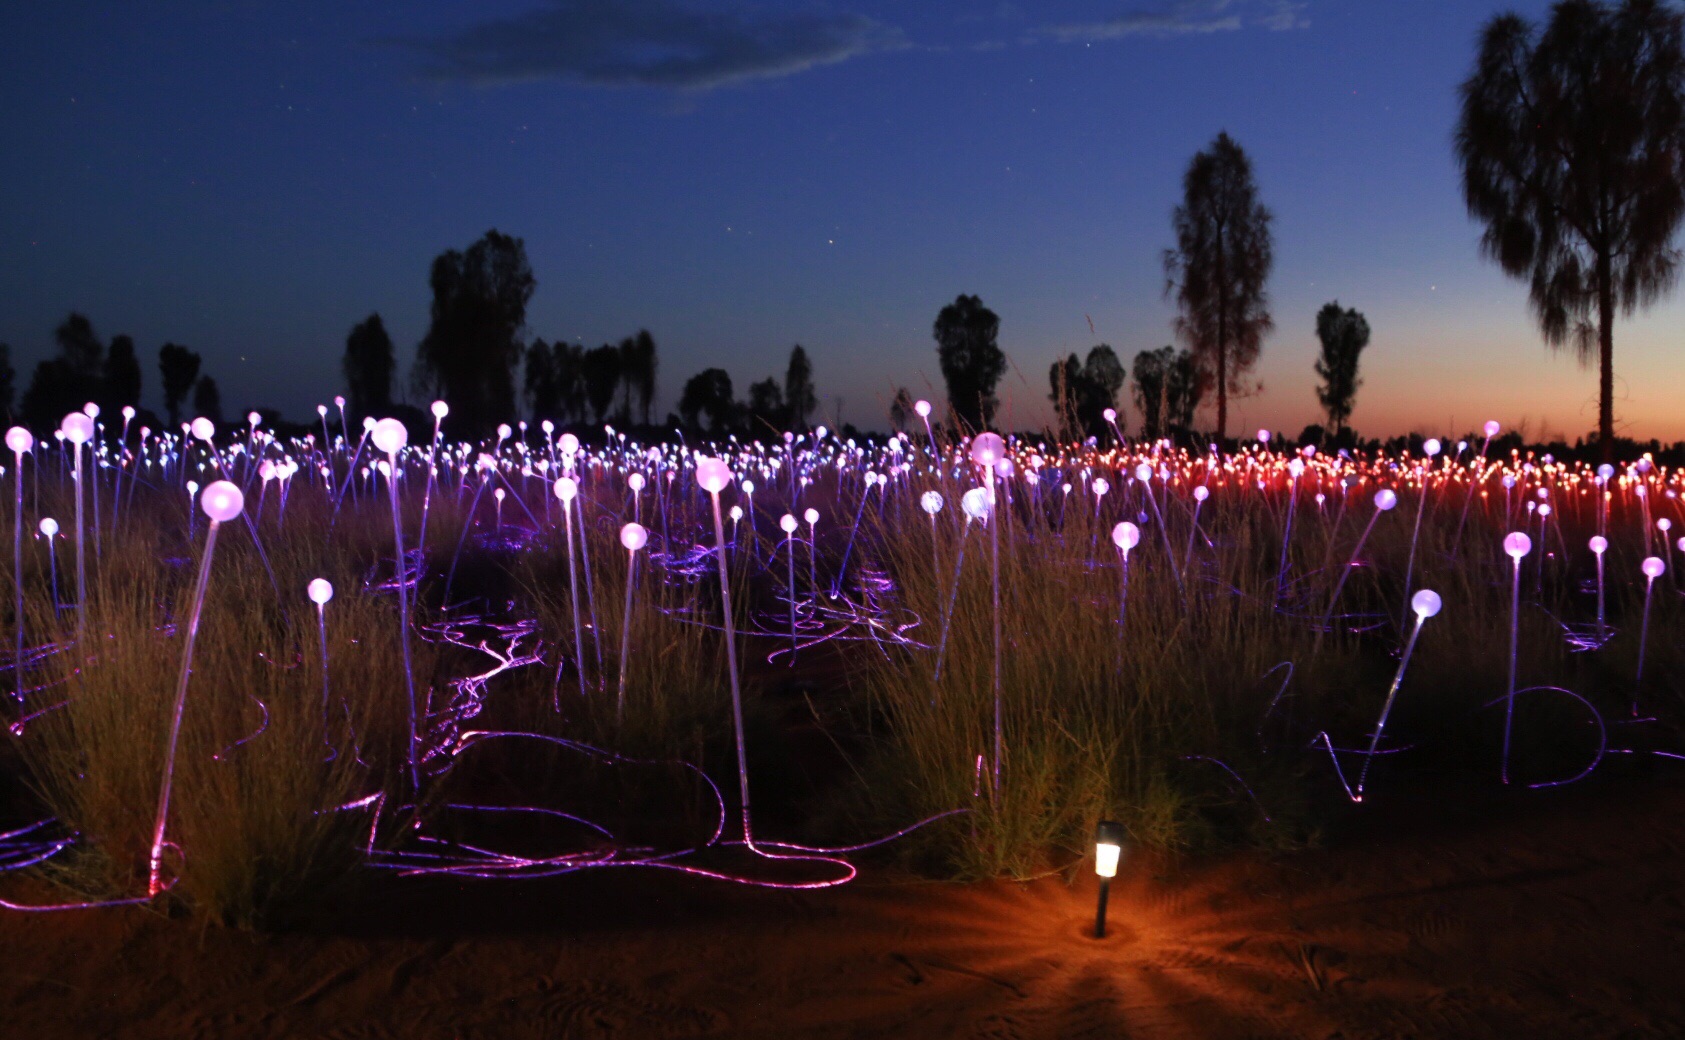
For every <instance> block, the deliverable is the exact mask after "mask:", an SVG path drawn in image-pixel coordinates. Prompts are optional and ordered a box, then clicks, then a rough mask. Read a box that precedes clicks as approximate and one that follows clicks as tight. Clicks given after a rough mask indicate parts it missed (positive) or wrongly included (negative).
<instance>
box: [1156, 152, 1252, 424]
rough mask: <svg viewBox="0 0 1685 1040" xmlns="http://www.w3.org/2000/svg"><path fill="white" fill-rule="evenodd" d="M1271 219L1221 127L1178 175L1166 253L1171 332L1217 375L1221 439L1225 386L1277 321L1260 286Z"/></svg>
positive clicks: (1244, 160)
mask: <svg viewBox="0 0 1685 1040" xmlns="http://www.w3.org/2000/svg"><path fill="white" fill-rule="evenodd" d="M1272 219H1273V218H1272V217H1271V215H1270V211H1269V210H1267V209H1265V208H1264V205H1263V203H1261V202H1259V201H1258V185H1257V183H1256V181H1255V180H1254V179H1253V176H1252V160H1251V159H1250V158H1248V157H1247V155H1246V152H1245V150H1243V149H1242V148H1241V147H1240V145H1238V144H1236V143H1235V142H1234V140H1233V139H1232V138H1230V137H1229V135H1228V134H1226V133H1220V134H1218V135H1217V139H1216V140H1215V141H1213V142H1212V143H1211V147H1209V148H1207V149H1206V150H1205V151H1203V152H1200V153H1199V154H1198V155H1195V156H1194V157H1193V160H1192V161H1191V162H1190V163H1189V164H1188V169H1187V172H1186V173H1185V174H1184V175H1183V177H1182V202H1181V204H1180V205H1178V206H1177V207H1176V208H1175V210H1174V211H1172V213H1171V217H1170V223H1171V227H1172V229H1173V231H1174V232H1175V235H1176V246H1175V248H1173V249H1168V250H1166V251H1165V254H1164V270H1165V295H1166V296H1174V297H1175V299H1176V305H1177V309H1178V314H1177V317H1176V321H1175V329H1176V334H1177V336H1179V337H1180V338H1181V339H1182V341H1183V342H1184V343H1186V344H1187V345H1188V347H1189V348H1190V349H1191V350H1192V351H1193V352H1194V354H1196V355H1197V356H1198V357H1199V359H1200V362H1201V364H1202V365H1203V366H1204V367H1206V368H1207V369H1209V370H1210V371H1211V372H1212V374H1213V376H1214V379H1213V385H1214V386H1215V387H1216V390H1217V438H1218V440H1222V439H1223V438H1225V437H1227V436H1228V423H1229V394H1230V393H1238V392H1240V391H1241V390H1242V389H1243V387H1244V382H1243V381H1244V377H1245V375H1246V373H1247V372H1248V371H1250V370H1251V368H1252V366H1253V365H1254V364H1256V363H1257V360H1258V353H1259V351H1260V350H1261V349H1262V347H1263V342H1264V337H1265V336H1266V335H1268V334H1269V332H1270V331H1271V330H1272V329H1274V328H1275V322H1274V321H1273V320H1272V319H1271V318H1270V310H1269V296H1268V294H1267V293H1266V292H1265V283H1267V282H1268V281H1269V276H1270V267H1271V265H1272V264H1273V263H1274V256H1275V254H1274V246H1273V244H1272V242H1271V238H1270V223H1271V221H1272Z"/></svg>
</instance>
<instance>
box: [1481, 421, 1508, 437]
mask: <svg viewBox="0 0 1685 1040" xmlns="http://www.w3.org/2000/svg"><path fill="white" fill-rule="evenodd" d="M1501 429H1503V427H1501V426H1499V425H1498V420H1496V419H1488V420H1486V425H1485V426H1482V427H1481V430H1482V431H1484V432H1485V434H1486V436H1487V438H1488V439H1490V438H1492V437H1496V436H1497V435H1498V431H1499V430H1501Z"/></svg>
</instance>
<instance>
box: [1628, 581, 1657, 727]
mask: <svg viewBox="0 0 1685 1040" xmlns="http://www.w3.org/2000/svg"><path fill="white" fill-rule="evenodd" d="M1655 585H1656V579H1654V578H1651V577H1648V576H1646V578H1645V581H1644V621H1643V623H1642V624H1641V625H1640V626H1639V628H1638V675H1637V676H1636V677H1635V678H1634V679H1633V683H1632V717H1633V718H1637V717H1638V693H1639V688H1640V687H1642V686H1643V685H1644V649H1645V646H1646V645H1647V644H1648V643H1649V641H1650V592H1651V590H1652V589H1654V588H1655Z"/></svg>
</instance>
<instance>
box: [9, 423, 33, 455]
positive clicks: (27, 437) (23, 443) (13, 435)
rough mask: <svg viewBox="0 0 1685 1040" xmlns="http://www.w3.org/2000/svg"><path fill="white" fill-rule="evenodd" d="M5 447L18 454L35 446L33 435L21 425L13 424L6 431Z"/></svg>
mask: <svg viewBox="0 0 1685 1040" xmlns="http://www.w3.org/2000/svg"><path fill="white" fill-rule="evenodd" d="M6 447H8V448H10V449H12V451H13V452H15V453H16V454H18V455H22V454H23V453H24V452H26V451H28V450H29V449H31V448H33V447H35V435H34V434H32V433H30V432H29V431H28V430H26V429H24V428H23V427H22V426H14V427H12V428H11V429H9V430H7V431H6Z"/></svg>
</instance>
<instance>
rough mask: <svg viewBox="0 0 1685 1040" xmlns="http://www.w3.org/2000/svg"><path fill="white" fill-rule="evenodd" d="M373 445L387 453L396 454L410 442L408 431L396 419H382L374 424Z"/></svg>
mask: <svg viewBox="0 0 1685 1040" xmlns="http://www.w3.org/2000/svg"><path fill="white" fill-rule="evenodd" d="M372 436H373V438H374V446H375V447H377V448H379V449H380V450H381V451H384V452H385V453H386V454H388V455H396V454H398V452H400V451H403V450H404V445H406V444H408V443H409V442H410V431H409V430H407V429H405V428H404V424H403V423H402V422H400V421H398V420H397V419H382V420H380V421H379V422H377V423H375V424H374V433H373V434H372Z"/></svg>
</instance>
